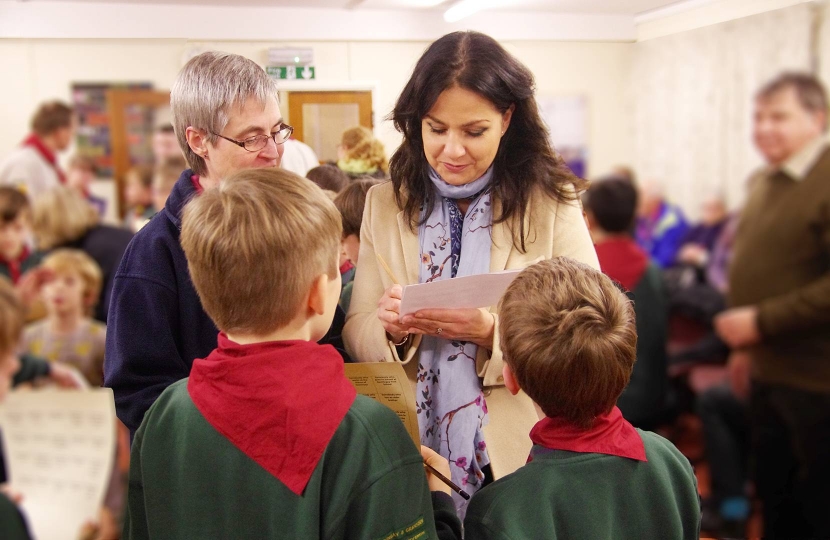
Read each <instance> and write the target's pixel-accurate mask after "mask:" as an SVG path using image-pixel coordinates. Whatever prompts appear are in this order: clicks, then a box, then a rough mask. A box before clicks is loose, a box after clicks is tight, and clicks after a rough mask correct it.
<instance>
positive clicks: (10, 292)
mask: <svg viewBox="0 0 830 540" xmlns="http://www.w3.org/2000/svg"><path fill="white" fill-rule="evenodd" d="M29 282H30V283H29V284H28V285H27V288H32V287H33V289H32V292H34V289H36V288H40V287H41V286H42V282H43V280H38V283H37V284H33V280H29ZM18 293H22V294H18ZM21 297H24V298H25V300H24V299H23V298H21ZM32 298H34V295H30V294H28V293H26V292H25V291H16V290H15V288H14V287H13V286H12V284H11V282H9V280H7V279H5V278H3V277H0V404H2V403H3V401H4V400H5V398H6V395H7V394H8V392H9V389H10V388H11V387H12V386H14V385H16V384H21V383H24V382H31V381H33V380H35V379H37V378H40V377H50V378H51V379H52V381H53V382H55V383H57V384H59V385H60V386H62V387H65V388H77V385H76V383H75V381H74V376H73V375H72V374H71V373H70V372H69V371H68V370H66V369H64V368H61V367H60V366H52V365H50V364H48V363H47V362H44V361H43V360H39V359H36V358H32V357H29V356H25V355H24V357H23V358H19V357H18V356H17V350H18V348H19V346H20V334H21V331H22V329H23V320H24V317H25V312H26V310H27V309H28V308H29V306H28V305H27V304H28V301H29V300H31V299H32ZM4 463H5V462H4V459H3V449H2V447H0V538H2V539H3V540H29V538H30V535H29V530H28V526H27V524H26V520H25V519H24V517H23V515H22V514H21V513H20V511H19V510H18V508H17V506H16V505H17V504H19V503H20V501H21V498H20V496H19V495H15V494H13V493H10V492H9V491H7V490H6V489H5V488H6V486H5V484H4V482H5V481H6V471H5V467H4ZM88 529H89V527H88V526H85V527H84V530H88ZM82 534H83V532H82Z"/></svg>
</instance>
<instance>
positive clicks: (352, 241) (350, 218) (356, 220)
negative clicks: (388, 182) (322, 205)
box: [334, 179, 378, 264]
mask: <svg viewBox="0 0 830 540" xmlns="http://www.w3.org/2000/svg"><path fill="white" fill-rule="evenodd" d="M377 183H378V182H377V180H372V179H362V180H356V181H354V182H352V183H351V184H349V185H348V186H347V187H346V188H345V189H344V190H343V191H341V192H340V193H338V194H337V198H335V199H334V206H336V207H337V210H338V211H340V216H341V218H342V221H343V249H344V250H345V252H346V256H347V257H348V258H349V260H350V261H352V263H354V264H357V257H358V253H359V251H360V224H361V223H362V222H363V207H364V206H366V194H367V193H368V192H369V189H370V188H371V187H372V186H374V185H376V184H377Z"/></svg>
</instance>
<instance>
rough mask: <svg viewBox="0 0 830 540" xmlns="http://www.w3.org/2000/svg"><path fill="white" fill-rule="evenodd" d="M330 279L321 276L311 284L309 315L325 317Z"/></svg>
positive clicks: (323, 275)
mask: <svg viewBox="0 0 830 540" xmlns="http://www.w3.org/2000/svg"><path fill="white" fill-rule="evenodd" d="M328 285H329V278H328V276H326V275H325V274H320V275H319V276H317V278H316V279H315V280H314V282H313V283H312V284H311V290H310V291H309V293H308V310H309V315H311V314H312V313H314V314H316V315H323V314H325V313H326V300H327V297H328Z"/></svg>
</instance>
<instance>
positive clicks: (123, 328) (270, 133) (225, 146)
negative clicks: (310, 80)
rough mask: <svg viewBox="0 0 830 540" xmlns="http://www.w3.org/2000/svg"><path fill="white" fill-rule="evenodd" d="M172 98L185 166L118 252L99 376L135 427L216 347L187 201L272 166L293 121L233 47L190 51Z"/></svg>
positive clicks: (337, 323)
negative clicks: (191, 258) (198, 281)
mask: <svg viewBox="0 0 830 540" xmlns="http://www.w3.org/2000/svg"><path fill="white" fill-rule="evenodd" d="M170 102H171V107H172V110H173V126H174V129H175V132H176V137H177V138H178V141H179V145H180V146H181V148H182V151H183V152H184V155H185V158H187V162H188V163H189V164H190V167H191V168H190V169H187V170H185V171H184V172H183V173H182V175H181V177H180V178H179V180H178V182H177V183H176V185H175V186H174V187H173V191H172V192H171V193H170V197H169V198H168V199H167V204H166V205H165V207H164V208H163V209H162V210H161V211H160V212H159V213H158V214H157V215H156V216H155V217H154V218H153V219H152V220H151V221H150V223H148V224H147V226H146V227H144V228H143V229H142V230H141V231H140V232H139V233H138V234H137V235H136V236H135V238H134V239H133V241H132V242H131V243H130V245H129V247H128V248H127V251H126V252H125V253H124V257H123V259H122V260H121V265H120V267H119V269H118V271H117V272H116V275H115V280H114V284H113V290H112V301H111V304H110V312H109V319H108V331H107V351H106V357H107V362H106V366H105V377H104V380H105V385H106V386H109V387H111V388H112V389H113V393H114V394H115V406H116V411H117V413H118V418H119V419H121V421H122V422H124V424H125V425H126V426H127V427H128V428H129V429H130V433H131V434H134V433H135V430H136V429H138V426H139V425H140V424H141V420H142V418H143V417H144V413H145V412H146V411H147V409H148V408H149V407H150V405H152V404H153V402H154V401H155V400H156V398H157V397H158V396H159V395H160V394H161V393H162V391H164V389H165V388H167V386H169V385H170V384H172V383H174V382H176V381H178V380H180V379H183V378H185V377H187V376H188V375H189V373H190V366H191V364H192V362H193V360H194V359H195V358H204V357H205V356H207V355H208V354H209V353H210V352H211V351H212V350H213V349H215V348H216V343H217V334H218V331H217V329H216V327H215V326H214V324H213V322H212V321H211V320H210V318H209V317H208V316H207V314H206V313H205V312H204V310H203V309H202V305H201V303H200V302H199V297H198V295H197V294H196V291H195V290H194V288H193V285H192V284H191V282H190V276H189V274H188V270H187V261H186V260H185V256H184V252H183V251H182V247H181V244H180V243H179V234H180V230H181V213H182V210H183V208H184V206H185V204H186V203H187V202H188V201H189V200H190V199H191V198H193V197H197V196H198V195H199V194H200V193H201V192H202V191H203V190H205V189H210V188H212V187H215V186H217V185H218V184H220V183H221V182H222V180H223V179H225V178H228V177H229V176H230V175H232V174H233V173H235V172H237V171H240V170H243V169H254V168H264V167H278V166H279V164H280V158H281V156H282V153H283V147H282V144H283V143H284V142H285V141H286V140H288V138H289V137H290V136H291V132H292V131H293V128H292V127H291V126H289V125H286V124H285V123H284V122H283V118H282V114H281V113H280V107H279V103H278V102H277V89H276V86H275V84H274V82H273V81H272V80H271V79H270V78H269V77H268V76H267V75H266V73H265V72H264V71H263V70H262V68H261V67H259V66H258V65H257V64H256V63H254V62H252V61H251V60H248V59H247V58H244V57H242V56H238V55H235V54H226V53H219V52H207V53H203V54H200V55H199V56H196V57H195V58H193V59H192V60H190V61H189V62H188V63H187V65H185V67H184V68H183V69H182V71H181V72H180V73H179V75H178V78H177V79H176V82H175V84H174V85H173V90H172V91H171V94H170ZM344 318H345V317H344V315H343V313H342V312H338V314H337V315H336V316H335V320H334V323H333V325H332V331H330V332H329V335H328V336H326V338H324V341H325V342H327V343H331V344H333V345H335V346H336V347H338V348H339V349H342V346H341V345H340V330H339V329H340V328H342V326H343V321H344Z"/></svg>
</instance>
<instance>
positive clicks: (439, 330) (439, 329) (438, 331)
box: [435, 327, 444, 336]
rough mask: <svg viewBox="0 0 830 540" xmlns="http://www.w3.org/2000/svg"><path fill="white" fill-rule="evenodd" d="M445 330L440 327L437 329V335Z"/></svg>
mask: <svg viewBox="0 0 830 540" xmlns="http://www.w3.org/2000/svg"><path fill="white" fill-rule="evenodd" d="M443 331H444V329H443V328H441V327H439V328H438V329H437V330H435V335H438V336H440V335H441V333H442V332H443Z"/></svg>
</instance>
